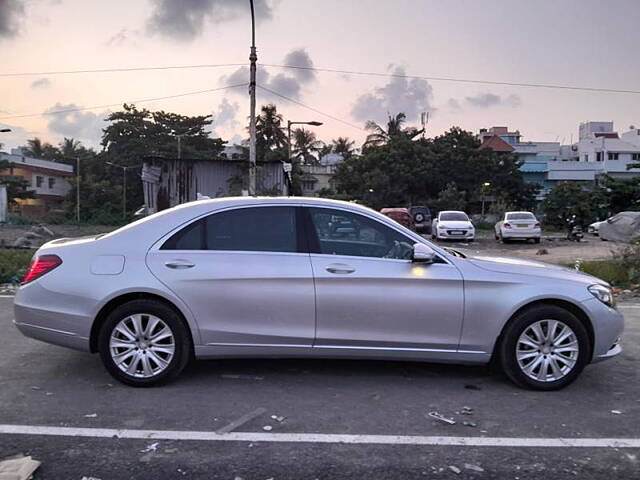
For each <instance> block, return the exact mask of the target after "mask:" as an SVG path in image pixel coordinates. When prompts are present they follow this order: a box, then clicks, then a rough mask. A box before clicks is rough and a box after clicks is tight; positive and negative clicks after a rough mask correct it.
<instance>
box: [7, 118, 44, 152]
mask: <svg viewBox="0 0 640 480" xmlns="http://www.w3.org/2000/svg"><path fill="white" fill-rule="evenodd" d="M4 128H10V129H11V131H10V132H6V133H0V144H2V148H0V150H2V151H4V152H10V151H11V149H12V148H16V147H17V146H18V145H24V144H26V143H27V140H28V139H29V138H33V137H35V136H38V135H39V132H36V131H32V130H27V129H25V128H22V127H18V126H16V125H9V124H7V123H0V129H4Z"/></svg>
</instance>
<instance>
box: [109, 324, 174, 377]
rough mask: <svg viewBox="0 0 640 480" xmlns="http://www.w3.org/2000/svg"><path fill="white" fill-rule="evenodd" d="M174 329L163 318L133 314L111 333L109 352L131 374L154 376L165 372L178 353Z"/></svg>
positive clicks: (123, 369)
mask: <svg viewBox="0 0 640 480" xmlns="http://www.w3.org/2000/svg"><path fill="white" fill-rule="evenodd" d="M175 349H176V346H175V339H174V335H173V332H172V331H171V328H169V326H168V325H167V324H166V323H165V322H164V321H162V320H161V319H160V318H158V317H156V316H154V315H150V314H144V313H137V314H134V315H129V316H127V317H125V318H124V319H122V320H121V321H120V322H118V323H117V324H116V326H115V328H114V329H113V331H112V332H111V337H110V339H109V352H110V354H111V359H112V360H113V362H114V364H115V365H116V366H117V367H118V368H119V369H120V370H122V371H123V372H125V373H126V374H127V375H130V376H132V377H137V378H151V377H154V376H156V375H158V374H160V373H161V372H163V371H164V370H165V369H166V368H167V367H168V366H169V364H170V363H171V360H172V359H173V356H174V354H175Z"/></svg>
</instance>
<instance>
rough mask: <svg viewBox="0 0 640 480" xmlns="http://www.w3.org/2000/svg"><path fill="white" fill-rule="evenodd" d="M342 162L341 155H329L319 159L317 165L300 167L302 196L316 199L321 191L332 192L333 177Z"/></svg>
mask: <svg viewBox="0 0 640 480" xmlns="http://www.w3.org/2000/svg"><path fill="white" fill-rule="evenodd" d="M343 161H344V158H343V157H342V155H340V154H338V153H329V154H327V155H324V156H323V157H322V158H321V159H320V162H319V165H300V171H301V178H300V181H301V183H302V195H303V196H305V197H317V196H319V195H320V192H321V191H322V190H334V184H333V176H334V175H335V173H336V170H337V169H338V165H340V164H341V163H342V162H343Z"/></svg>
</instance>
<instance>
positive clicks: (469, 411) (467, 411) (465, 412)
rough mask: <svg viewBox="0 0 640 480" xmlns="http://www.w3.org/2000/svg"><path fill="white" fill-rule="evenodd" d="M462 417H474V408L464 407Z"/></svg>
mask: <svg viewBox="0 0 640 480" xmlns="http://www.w3.org/2000/svg"><path fill="white" fill-rule="evenodd" d="M460 414H461V415H473V408H471V407H462V411H461V412H460Z"/></svg>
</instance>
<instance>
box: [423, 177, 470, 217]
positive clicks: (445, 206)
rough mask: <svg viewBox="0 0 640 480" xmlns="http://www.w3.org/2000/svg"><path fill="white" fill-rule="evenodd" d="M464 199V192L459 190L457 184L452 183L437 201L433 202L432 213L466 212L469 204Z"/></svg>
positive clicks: (439, 195)
mask: <svg viewBox="0 0 640 480" xmlns="http://www.w3.org/2000/svg"><path fill="white" fill-rule="evenodd" d="M464 197H465V195H464V192H461V191H460V190H458V186H457V185H456V184H455V182H451V183H449V184H447V186H446V187H445V188H444V190H442V191H441V192H440V193H439V194H438V196H437V198H436V199H435V201H432V202H431V205H430V208H431V211H432V213H436V212H440V211H443V210H465V208H466V206H467V202H466V201H465V198H464Z"/></svg>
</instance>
